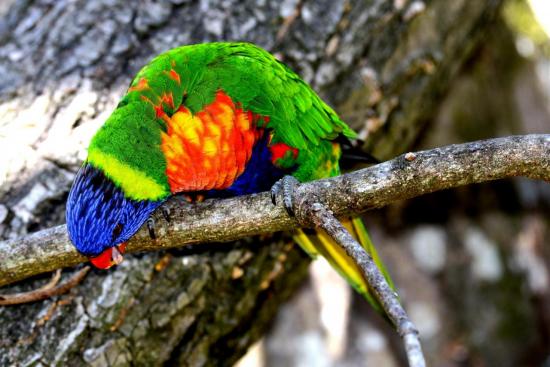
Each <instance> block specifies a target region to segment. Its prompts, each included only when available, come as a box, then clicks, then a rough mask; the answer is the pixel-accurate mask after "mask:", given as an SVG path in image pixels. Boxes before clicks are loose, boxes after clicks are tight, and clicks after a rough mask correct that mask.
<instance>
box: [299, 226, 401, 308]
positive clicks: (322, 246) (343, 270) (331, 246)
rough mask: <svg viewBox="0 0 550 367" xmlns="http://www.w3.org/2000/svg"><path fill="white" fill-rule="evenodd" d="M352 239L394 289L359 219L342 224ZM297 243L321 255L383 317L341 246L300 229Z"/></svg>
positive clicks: (310, 254) (307, 250)
mask: <svg viewBox="0 0 550 367" xmlns="http://www.w3.org/2000/svg"><path fill="white" fill-rule="evenodd" d="M342 224H343V225H344V226H345V227H346V229H347V230H348V231H349V232H350V233H351V234H352V236H353V237H354V238H355V239H356V240H357V241H358V242H359V243H360V244H361V246H363V248H364V249H365V250H366V251H367V252H368V253H369V254H370V255H371V256H372V258H373V259H374V261H375V263H376V265H378V268H379V269H380V270H381V271H382V274H384V277H385V278H386V280H387V281H388V283H389V285H390V286H391V287H392V288H394V285H393V282H392V280H391V278H390V276H389V274H388V272H387V270H386V268H385V267H384V264H383V263H382V261H381V259H380V257H379V256H378V253H377V252H376V249H375V248H374V246H373V244H372V242H371V240H370V238H369V235H368V233H367V230H366V229H365V226H364V224H363V222H362V221H361V219H360V218H353V219H348V220H345V221H343V222H342ZM294 240H295V241H296V243H298V245H300V247H301V248H302V249H303V250H304V251H305V252H306V253H307V254H308V255H309V256H311V257H312V258H314V259H315V258H316V257H317V256H318V255H321V256H323V257H324V258H326V259H327V261H328V262H329V263H330V265H331V266H332V267H333V268H334V269H335V270H336V271H337V272H338V273H339V274H340V275H341V276H342V277H344V279H346V280H347V282H348V283H349V284H350V285H351V286H352V287H353V288H354V289H355V290H356V291H357V292H358V293H359V294H361V295H362V296H363V297H365V299H366V300H367V301H368V302H369V303H370V304H371V305H372V307H373V308H374V309H375V310H376V311H378V312H380V313H383V310H382V307H381V306H380V304H379V303H378V301H377V300H376V298H374V296H373V294H372V291H371V290H370V289H369V287H368V285H367V282H366V280H365V279H364V277H363V276H362V274H361V272H360V271H359V268H358V266H357V265H356V264H355V262H354V261H353V260H352V259H351V258H350V257H349V256H348V255H347V254H346V253H345V251H344V250H342V248H341V247H340V246H338V245H337V244H336V243H335V242H334V241H333V240H332V238H330V237H329V236H328V235H327V234H326V233H325V232H323V231H316V232H312V233H306V232H304V230H301V229H299V230H298V231H297V233H296V234H295V235H294Z"/></svg>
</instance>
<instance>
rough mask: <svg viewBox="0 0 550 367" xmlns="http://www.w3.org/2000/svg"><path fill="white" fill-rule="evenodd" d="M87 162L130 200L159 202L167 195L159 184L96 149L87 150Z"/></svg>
mask: <svg viewBox="0 0 550 367" xmlns="http://www.w3.org/2000/svg"><path fill="white" fill-rule="evenodd" d="M88 162H89V163H91V164H92V165H93V166H94V167H96V168H99V169H101V170H102V171H103V172H104V173H105V175H106V176H107V177H109V178H110V179H111V180H113V182H114V183H115V184H116V185H117V186H119V187H120V188H121V189H122V190H123V191H124V194H125V195H126V196H127V197H128V198H130V199H133V200H159V199H162V198H164V197H165V196H166V195H168V194H169V192H167V191H166V189H165V188H164V187H163V186H162V185H161V184H159V183H158V182H156V181H155V180H153V179H152V178H151V177H149V176H147V175H146V174H145V173H143V172H141V171H138V170H136V169H134V168H132V167H130V166H128V165H127V164H124V163H123V162H121V161H119V160H118V159H116V158H115V157H113V156H111V155H109V154H106V153H103V152H101V151H100V150H98V149H90V150H88Z"/></svg>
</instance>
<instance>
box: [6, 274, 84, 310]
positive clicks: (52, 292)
mask: <svg viewBox="0 0 550 367" xmlns="http://www.w3.org/2000/svg"><path fill="white" fill-rule="evenodd" d="M88 271H90V267H89V266H85V267H83V268H82V269H80V270H79V271H78V272H77V273H76V274H74V275H73V276H72V277H70V278H69V280H67V281H66V282H65V283H62V284H59V285H57V286H56V284H57V282H58V281H59V278H60V277H61V269H58V270H57V271H56V273H55V274H54V275H53V277H52V280H50V281H49V282H48V284H46V285H45V286H43V287H41V288H39V289H35V290H33V291H30V292H23V293H15V294H0V306H11V305H20V304H22V303H30V302H36V301H42V300H44V299H46V298H50V297H53V296H57V295H60V294H63V293H66V292H68V291H69V290H71V288H73V287H74V286H75V285H77V284H78V283H80V282H81V281H82V279H84V277H85V276H86V274H87V273H88Z"/></svg>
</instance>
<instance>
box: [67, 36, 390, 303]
mask: <svg viewBox="0 0 550 367" xmlns="http://www.w3.org/2000/svg"><path fill="white" fill-rule="evenodd" d="M354 137H355V133H354V132H353V131H352V130H351V129H350V128H349V127H348V126H347V125H346V124H345V123H344V122H343V121H342V120H340V118H339V117H338V116H337V115H336V113H335V112H334V111H333V110H332V109H331V108H330V107H329V106H327V105H326V104H325V103H324V102H323V101H322V100H321V99H320V98H319V97H318V96H317V94H316V93H315V92H314V91H313V90H312V89H311V87H309V86H308V85H307V84H306V83H305V82H304V81H303V80H302V79H301V78H300V77H299V76H298V75H297V74H295V73H294V72H293V71H292V70H290V69H289V68H288V67H287V66H286V65H285V64H283V63H282V62H279V61H278V60H276V59H275V58H274V57H273V56H272V55H271V54H270V53H268V52H267V51H265V50H263V49H261V48H259V47H257V46H254V45H252V44H248V43H209V44H199V45H189V46H183V47H179V48H175V49H172V50H170V51H167V52H165V53H163V54H161V55H159V56H157V57H156V58H154V59H153V60H152V61H151V62H150V63H149V64H148V65H146V66H145V67H144V68H143V69H141V71H139V73H138V74H137V75H136V77H135V78H134V79H133V81H132V83H131V85H130V87H129V88H128V91H127V93H126V95H125V96H124V97H123V98H122V100H121V101H120V103H119V104H118V106H117V107H116V109H115V110H114V111H113V113H112V114H111V116H110V117H109V118H108V119H107V121H106V122H105V124H104V125H103V126H102V127H101V128H100V129H99V130H98V132H97V133H96V135H95V136H94V137H93V139H92V141H91V143H90V145H89V148H88V158H87V160H86V162H85V163H84V164H83V166H82V168H81V169H80V171H79V172H78V174H77V176H76V179H75V181H74V184H73V186H72V189H71V191H70V194H69V198H68V203H67V227H68V231H69V236H70V238H71V241H72V242H73V244H74V245H75V246H76V248H77V250H78V251H79V252H80V253H82V254H83V255H85V256H88V257H89V258H90V260H91V262H92V263H93V264H94V265H95V266H96V267H98V268H103V269H107V268H109V267H111V266H112V265H114V264H118V263H120V262H121V261H122V254H123V253H124V247H125V242H126V241H127V240H128V239H129V238H130V237H132V235H134V233H136V232H137V230H138V229H139V228H140V227H141V226H142V224H143V223H144V222H145V221H147V219H148V218H149V216H150V215H151V213H152V212H153V211H154V210H155V209H156V208H157V207H159V206H160V205H161V204H162V203H163V202H164V201H165V200H166V199H167V198H169V197H170V196H172V195H174V194H176V193H187V194H193V193H202V194H204V196H206V197H228V196H234V195H244V194H250V193H256V192H261V191H267V190H269V189H270V188H271V187H272V186H273V185H274V184H275V183H276V182H277V181H278V180H279V179H281V178H282V177H283V176H285V175H292V176H293V177H295V178H296V179H297V180H299V181H302V182H304V181H310V180H315V179H319V178H323V177H330V176H335V175H338V174H339V173H340V168H339V160H340V157H341V145H340V143H339V142H340V141H342V140H343V139H344V140H345V139H347V138H354ZM347 225H348V227H349V229H350V230H351V231H352V233H353V234H355V235H356V236H357V237H358V239H359V240H360V242H361V243H362V245H363V246H364V247H365V248H366V250H367V251H368V252H369V253H370V254H371V255H372V256H373V257H374V259H375V260H376V261H377V262H378V264H379V266H381V264H380V260H379V258H378V256H377V254H376V252H375V250H374V248H373V246H372V244H371V243H370V240H369V238H368V235H367V232H366V230H365V228H364V226H363V225H362V223H361V221H360V220H359V219H354V220H351V221H349V222H348V224H347ZM295 239H296V241H297V242H298V244H299V245H300V246H302V247H303V248H304V250H306V251H307V252H308V253H309V254H310V255H312V256H316V255H317V254H321V255H322V256H324V257H326V258H327V259H328V261H329V262H330V263H331V264H332V265H333V266H334V267H335V268H336V269H337V270H338V271H339V272H340V274H341V275H343V276H344V277H345V278H346V279H347V280H348V281H349V282H350V284H351V285H352V286H353V287H354V288H355V289H356V290H357V291H359V292H360V293H361V294H362V295H364V296H365V297H366V298H367V299H368V300H369V301H371V303H373V305H374V306H375V307H377V306H378V305H377V304H376V302H375V301H374V300H373V299H372V297H371V294H370V293H369V291H368V286H367V285H366V282H365V280H364V279H363V277H362V276H361V274H360V273H359V271H358V268H357V266H356V265H355V264H354V263H353V261H352V260H351V259H350V258H348V257H347V255H346V254H345V253H344V252H343V251H342V250H341V249H340V248H339V247H338V246H337V245H336V244H335V243H333V242H332V240H331V239H330V238H329V237H327V236H326V235H325V234H318V235H308V234H306V233H305V232H303V231H298V233H297V234H296V235H295Z"/></svg>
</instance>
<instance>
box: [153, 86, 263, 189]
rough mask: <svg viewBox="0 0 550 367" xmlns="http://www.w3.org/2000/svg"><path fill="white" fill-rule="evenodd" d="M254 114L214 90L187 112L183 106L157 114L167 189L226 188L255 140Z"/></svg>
mask: <svg viewBox="0 0 550 367" xmlns="http://www.w3.org/2000/svg"><path fill="white" fill-rule="evenodd" d="M256 118H258V116H256V115H254V114H252V113H250V112H248V111H243V110H242V109H240V108H237V106H235V104H234V103H233V101H232V100H231V98H230V97H229V96H228V95H226V94H225V93H223V92H222V91H219V92H218V93H217V94H216V98H215V100H214V102H212V103H211V104H209V105H207V106H206V107H205V108H204V109H203V110H202V111H200V112H198V113H197V114H195V115H193V114H192V113H191V112H190V111H189V110H188V109H186V108H185V107H180V109H179V110H178V111H177V112H176V113H174V114H173V115H172V116H171V117H168V116H166V115H165V116H163V119H164V120H165V121H166V123H167V125H168V130H167V132H166V133H163V135H162V142H161V149H162V152H163V153H164V156H165V157H166V163H167V165H166V175H167V176H168V183H169V184H170V189H171V191H172V193H176V192H191V191H201V190H211V189H218V190H220V189H226V188H228V187H229V186H231V184H232V183H233V181H235V179H236V178H237V177H238V176H239V175H240V174H241V173H243V171H244V169H245V166H246V163H247V162H248V160H249V159H250V156H251V154H252V148H253V146H254V143H255V141H256V140H257V139H258V138H259V137H260V135H261V133H262V131H261V130H259V129H256V128H255V126H254V125H255V124H253V120H254V119H256Z"/></svg>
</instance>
